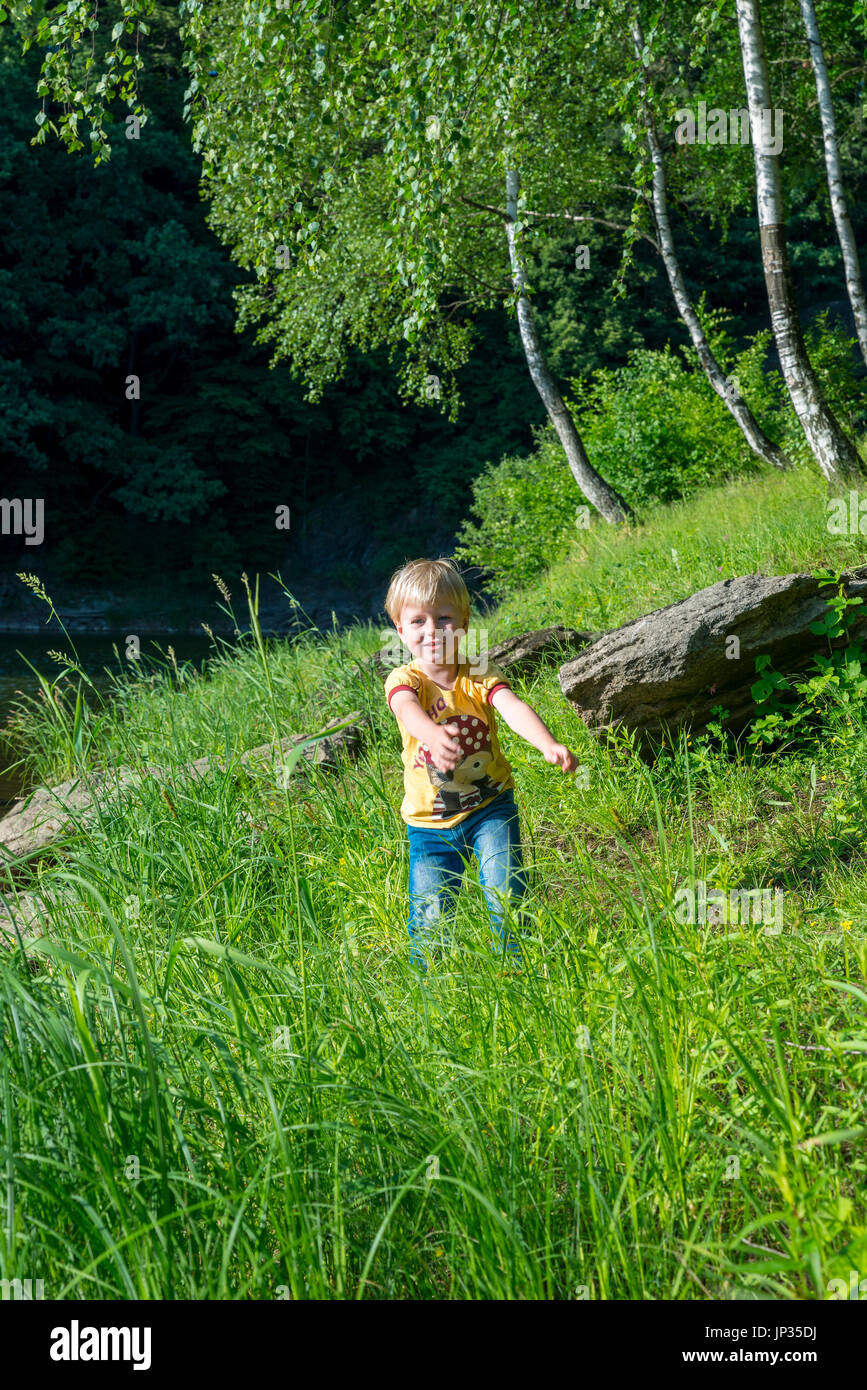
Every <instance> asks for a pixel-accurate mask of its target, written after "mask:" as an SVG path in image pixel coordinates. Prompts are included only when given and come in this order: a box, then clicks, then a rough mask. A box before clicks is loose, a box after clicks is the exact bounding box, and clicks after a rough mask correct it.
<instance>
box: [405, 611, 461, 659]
mask: <svg viewBox="0 0 867 1390" xmlns="http://www.w3.org/2000/svg"><path fill="white" fill-rule="evenodd" d="M468 621H469V618H468V615H465V614H463V613H461V612H460V610H459V609H457V608H456V607H455V606H454V605H453V604H452V603H449V602H444V603H437V604H433V605H427V604H415V603H408V604H406V606H405V607H404V608H402V609H401V613H400V618H399V620H398V621H397V622H396V623H395V627H396V628H397V630H398V632H399V633H400V636H401V640H402V641H403V642H404V644H405V645H406V646H407V647H409V650H410V651H411V652H412V655H413V659H414V660H416V661H422V662H426V663H427V665H428V666H443V665H445V666H452V665H454V664H455V663H456V662H457V659H458V657H457V650H458V634H459V633H463V632H465V631H466V623H467V622H468Z"/></svg>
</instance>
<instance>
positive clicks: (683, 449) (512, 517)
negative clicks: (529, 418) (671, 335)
mask: <svg viewBox="0 0 867 1390" xmlns="http://www.w3.org/2000/svg"><path fill="white" fill-rule="evenodd" d="M702 317H703V319H704V323H705V330H706V332H707V334H708V337H709V339H710V341H711V345H712V347H713V349H714V351H715V353H716V355H717V359H718V360H719V361H720V362H721V363H725V364H731V367H729V366H728V365H726V367H725V370H726V371H727V372H729V374H730V375H731V376H732V377H736V378H737V382H738V387H739V389H740V391H741V394H742V395H743V396H744V398H745V399H746V400H748V401H749V403H750V406H751V408H752V410H753V413H754V414H755V416H756V418H757V420H758V422H759V424H760V425H761V426H762V428H763V429H764V430H765V432H766V434H767V435H768V437H769V438H770V439H772V440H773V441H774V443H777V444H779V445H780V446H781V447H782V448H783V449H784V450H785V451H786V452H787V453H788V454H789V456H790V458H791V459H792V461H793V462H802V461H803V462H806V461H808V460H809V457H810V455H809V450H808V448H807V444H806V441H805V439H804V436H803V432H802V430H801V427H800V425H799V424H798V421H797V418H796V416H795V413H794V411H793V409H792V406H791V403H790V401H789V398H788V393H787V392H786V387H785V383H784V382H783V380H782V377H781V376H780V374H779V372H778V371H776V370H774V369H768V368H767V367H766V358H767V354H768V349H769V346H770V342H771V336H772V335H771V333H770V332H769V331H767V330H765V331H762V332H759V333H756V334H755V335H754V337H753V338H752V339H751V340H750V342H749V343H748V345H747V347H746V349H745V350H744V351H742V352H740V353H737V354H735V353H734V351H733V347H732V342H731V339H730V338H729V336H728V334H727V333H726V331H725V329H724V327H723V326H722V323H723V316H722V315H721V314H719V313H716V314H705V313H704V312H703V310H702ZM806 339H807V344H808V349H809V351H810V354H811V359H812V361H813V363H814V366H815V369H816V372H817V374H818V376H819V380H820V382H821V384H822V388H823V390H824V391H825V393H826V395H827V398H828V400H829V403H830V405H831V407H832V409H834V410H835V411H836V412H837V413H838V415H839V417H840V418H841V421H842V422H843V424H844V426H845V427H847V428H849V429H850V430H853V431H854V430H857V429H858V428H859V427H860V428H863V426H864V422H865V414H864V411H865V405H864V395H863V385H862V383H861V382H859V380H858V378H857V375H856V370H855V361H854V357H853V353H852V340H851V339H850V338H849V337H848V336H847V335H846V334H845V333H844V332H843V331H842V330H841V329H839V328H830V327H829V326H828V320H827V315H822V316H821V317H820V318H819V319H818V320H817V321H816V324H815V325H814V326H813V327H812V328H811V329H809V330H808V332H807V334H806ZM695 362H696V358H695V353H694V352H693V351H692V349H689V348H684V349H681V350H680V352H676V351H674V350H673V349H672V348H671V346H670V345H669V346H667V347H666V348H665V349H664V350H663V351H652V350H650V349H647V348H638V349H635V350H634V351H632V352H631V353H630V354H629V359H628V362H627V365H626V366H625V367H616V368H602V369H600V370H598V371H596V372H594V373H593V374H592V376H590V377H589V378H587V379H585V380H583V381H582V380H573V381H571V382H570V387H571V396H570V397H568V398H567V404H568V405H569V408H570V409H571V411H572V412H573V416H574V417H575V420H576V423H577V426H578V429H579V432H580V434H581V436H582V438H583V440H584V443H585V447H586V449H587V454H588V457H589V459H590V461H591V463H592V465H593V467H594V468H595V469H596V470H597V472H599V473H600V474H601V475H602V477H603V478H605V479H606V480H607V481H608V482H609V483H610V484H611V485H612V486H613V487H615V488H616V489H617V491H618V492H620V493H621V494H622V495H623V497H625V499H626V501H627V502H628V503H629V504H630V505H631V506H632V507H633V508H634V509H635V510H636V511H637V512H638V513H639V514H640V512H641V510H642V508H643V507H645V506H647V505H648V504H650V503H657V502H671V501H674V500H676V499H679V498H688V497H690V496H691V495H694V494H695V493H696V492H697V491H699V490H700V489H702V488H705V487H709V486H711V485H713V484H717V483H721V482H725V481H728V480H731V479H733V478H735V477H738V476H742V475H747V474H750V473H757V472H759V471H760V470H761V468H762V465H761V463H760V462H759V460H758V459H757V458H756V456H755V455H754V454H753V453H752V451H751V449H750V448H749V446H748V445H747V443H746V441H745V439H744V438H743V435H742V434H741V432H740V429H739V428H738V426H737V425H736V423H735V421H734V420H733V418H732V416H731V415H730V414H729V412H728V410H727V409H726V408H725V406H724V404H723V403H722V401H720V399H719V397H718V396H717V395H716V393H715V392H714V391H713V389H712V387H711V385H710V383H709V382H708V380H707V377H706V376H705V374H704V372H703V371H702V370H701V369H700V368H699V367H698V366H696V365H695ZM534 437H535V443H536V447H535V449H534V451H533V453H532V454H530V455H529V456H528V457H525V458H519V457H516V456H513V455H509V456H507V457H506V458H503V459H502V460H501V461H500V462H499V463H496V464H494V463H489V464H488V465H487V467H486V468H485V469H484V471H483V472H482V473H481V474H480V475H479V477H478V478H476V480H475V482H474V483H473V501H472V504H471V512H472V516H471V517H470V518H467V519H466V520H465V521H464V522H463V524H462V526H461V528H460V530H459V532H458V536H457V542H458V543H457V545H456V547H455V555H456V556H457V557H458V558H459V559H463V560H466V561H468V562H469V563H471V564H473V565H479V566H481V567H482V568H483V569H485V570H486V571H487V573H488V578H487V580H486V583H487V587H488V588H489V590H490V591H491V593H492V594H493V595H494V597H495V598H497V599H500V600H501V599H503V598H505V597H506V596H507V595H508V594H510V593H513V592H514V591H515V590H516V589H520V588H522V587H523V586H525V585H526V584H528V583H530V582H532V580H534V579H535V578H536V577H537V576H538V575H539V574H540V573H542V571H543V570H544V569H546V568H547V566H548V565H550V564H551V563H552V562H554V561H555V560H557V559H560V558H562V556H563V555H564V554H565V553H567V552H568V550H569V547H570V546H571V544H572V543H573V542H574V541H575V539H576V536H577V535H579V534H580V533H578V532H576V519H577V516H578V508H579V507H581V506H583V505H584V498H583V497H582V495H581V493H580V491H579V489H578V488H577V486H576V484H575V481H574V479H573V477H572V474H571V472H570V470H569V467H568V465H567V462H566V458H565V454H564V451H563V448H562V445H561V444H560V441H559V439H558V437H557V435H556V433H555V431H554V429H553V426H552V425H551V424H550V423H548V424H546V425H544V426H540V427H539V428H538V429H537V430H536V431H535V432H534Z"/></svg>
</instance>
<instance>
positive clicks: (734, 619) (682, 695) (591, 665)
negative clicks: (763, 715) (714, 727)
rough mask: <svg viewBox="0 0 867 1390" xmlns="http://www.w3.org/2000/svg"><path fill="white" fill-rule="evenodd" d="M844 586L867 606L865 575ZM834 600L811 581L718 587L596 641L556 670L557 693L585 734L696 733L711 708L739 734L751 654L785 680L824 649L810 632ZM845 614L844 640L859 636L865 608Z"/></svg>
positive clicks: (752, 675) (746, 712) (749, 580)
mask: <svg viewBox="0 0 867 1390" xmlns="http://www.w3.org/2000/svg"><path fill="white" fill-rule="evenodd" d="M844 580H845V582H846V592H847V594H848V595H849V596H850V597H852V598H862V599H865V600H867V568H864V569H859V570H855V571H853V572H851V573H850V574H848V575H845V576H844ZM834 592H835V590H834V589H833V588H832V587H831V586H827V587H825V588H823V589H821V590H820V588H819V581H818V580H817V579H814V578H813V576H812V575H810V574H787V575H782V576H778V577H775V576H772V577H767V576H765V575H761V574H748V575H741V576H739V577H738V578H736V579H724V580H721V581H720V583H718V584H712V585H711V586H710V587H709V588H707V589H700V590H699V591H698V593H695V594H692V595H691V597H690V598H687V599H683V600H682V601H681V602H680V603H672V604H669V606H668V607H667V608H659V609H657V610H656V611H655V612H653V613H648V614H647V616H646V617H644V618H637V619H636V620H635V621H634V622H631V623H626V624H624V626H623V627H619V628H617V629H616V630H615V631H614V632H608V633H606V634H605V635H604V636H603V637H600V638H599V639H598V640H597V641H595V642H594V643H593V644H592V645H591V646H589V647H587V648H586V649H585V650H584V651H583V652H582V653H581V655H580V656H578V657H576V658H575V659H574V660H573V661H568V662H566V664H565V665H564V666H562V667H561V668H560V688H561V690H562V691H563V694H564V695H565V696H566V698H567V700H569V701H570V703H571V704H572V705H573V706H574V708H575V709H576V710H577V712H578V714H579V715H580V716H581V718H582V719H583V720H584V721H585V723H586V724H588V725H589V726H590V727H591V728H593V729H603V728H607V727H617V726H623V727H625V728H627V729H634V730H636V732H637V733H638V734H639V741H640V742H641V743H642V744H643V743H645V741H646V740H648V739H650V738H659V737H660V736H661V735H662V733H663V731H664V730H665V729H669V730H674V731H676V730H678V729H680V728H683V727H685V726H687V725H689V726H691V727H692V728H693V729H696V730H700V729H701V728H703V727H704V726H706V725H707V724H708V722H709V721H710V720H711V719H712V718H713V715H712V710H713V707H714V705H722V706H723V707H724V708H725V709H727V710H729V711H730V715H729V718H728V720H727V721H726V724H727V727H728V728H730V729H732V730H733V731H738V730H739V729H742V728H743V727H744V726H745V725H746V724H747V723H748V722H749V721H750V719H751V718H752V717H753V716H754V714H755V713H756V705H755V703H754V701H753V699H752V696H751V694H750V687H751V686H752V685H753V684H754V683H755V681H756V679H757V676H756V669H755V658H756V657H757V656H759V655H761V654H762V653H767V655H768V656H770V658H771V662H772V664H773V665H774V667H775V668H776V669H777V670H778V671H780V672H782V673H783V674H784V675H787V676H790V675H793V674H795V673H797V672H799V671H803V670H804V668H805V667H806V666H807V665H808V664H809V661H810V658H811V656H813V655H814V654H815V653H817V652H823V651H827V639H826V638H824V637H820V636H817V635H816V634H815V633H813V632H810V630H809V629H810V624H811V623H813V622H815V621H816V620H817V619H819V618H821V617H823V615H824V614H825V613H826V612H827V598H828V597H829V596H833V594H834ZM851 611H852V612H854V613H855V614H856V617H855V620H854V621H853V623H852V626H851V629H850V631H851V632H852V635H853V636H854V637H856V638H858V637H860V638H863V637H865V636H867V605H865V608H861V607H859V608H857V609H853V610H851ZM837 645H838V646H839V645H842V643H841V642H838V643H837Z"/></svg>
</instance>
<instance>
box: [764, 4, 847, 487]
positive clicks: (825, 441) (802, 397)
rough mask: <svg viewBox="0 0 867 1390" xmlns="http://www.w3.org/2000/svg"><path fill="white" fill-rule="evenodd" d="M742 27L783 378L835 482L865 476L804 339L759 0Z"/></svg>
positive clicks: (824, 469) (809, 439)
mask: <svg viewBox="0 0 867 1390" xmlns="http://www.w3.org/2000/svg"><path fill="white" fill-rule="evenodd" d="M737 17H738V32H739V35H740V46H741V57H742V61H743V69H744V80H745V83H746V90H747V102H748V105H749V114H750V130H751V133H752V143H753V157H754V161H755V169H756V195H757V202H758V221H759V236H760V240H761V250H762V266H763V269H764V274H765V284H766V286H767V291H768V303H769V306H770V310H771V326H772V328H773V330H774V337H775V339H776V343H777V350H778V352H779V354H780V365H781V367H782V371H783V378H784V380H785V383H786V387H787V389H788V392H789V396H790V397H791V401H792V405H793V407H794V409H795V413H796V415H797V416H798V419H799V421H800V423H801V427H802V429H803V431H804V434H805V435H806V437H807V442H808V443H809V445H810V448H811V449H812V451H813V454H814V456H815V459H816V462H817V463H818V465H819V467H820V469H821V470H822V473H823V474H824V476H825V477H826V478H827V480H828V483H829V485H830V486H831V487H838V486H839V485H841V484H842V483H843V482H845V481H847V480H849V479H853V478H857V477H860V476H862V473H863V470H862V465H861V460H860V458H859V456H858V453H857V451H856V449H855V446H854V445H853V444H852V442H851V440H850V439H849V438H848V437H847V436H846V434H844V432H843V430H842V429H841V427H840V425H839V423H838V421H837V419H836V418H835V416H834V415H833V413H832V411H831V410H830V409H829V407H828V404H827V402H826V401H825V398H824V396H823V394H822V389H821V387H820V385H819V381H818V378H817V377H816V374H815V372H814V370H813V367H812V365H811V363H810V360H809V357H808V355H807V349H806V346H805V344H804V336H803V333H802V331H801V324H800V320H799V318H798V311H797V305H796V302H795V294H794V288H793V285H792V274H791V268H790V265H789V255H788V249H787V243H786V225H785V220H784V214H783V195H782V186H781V181H780V168H779V156H778V155H777V154H775V153H774V152H773V148H772V144H771V140H770V138H769V137H770V128H771V119H772V114H773V111H772V106H771V90H770V80H769V77H768V63H767V58H766V56H765V46H764V37H763V34H762V24H761V15H760V11H759V3H758V0H737Z"/></svg>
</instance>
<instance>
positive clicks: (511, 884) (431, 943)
mask: <svg viewBox="0 0 867 1390" xmlns="http://www.w3.org/2000/svg"><path fill="white" fill-rule="evenodd" d="M407 830H408V832H409V920H408V924H407V925H408V927H409V935H410V940H411V941H412V952H411V956H410V959H411V960H412V963H413V965H415V966H417V967H418V968H419V969H421V970H426V969H427V954H428V953H429V952H430V951H431V950H432V949H436V947H437V946H440V945H444V944H445V940H446V939H445V936H444V934H443V932H442V926H443V924H442V922H441V920H440V919H441V917H442V914H443V912H444V910H445V909H446V908H447V907H449V906H451V905H452V904H453V902H454V899H455V898H456V896H457V890H458V888H459V887H460V884H461V879H462V877H463V874H464V867H465V865H464V862H463V861H464V859H467V860H469V859H470V857H471V856H472V855H473V854H474V853H475V854H476V855H477V856H478V860H479V882H480V884H481V885H482V891H483V892H484V895H485V899H486V901H487V904H488V914H489V917H490V923H491V930H492V934H493V937H494V940H493V942H492V948H493V950H494V951H496V952H498V953H502V952H503V950H504V949H505V951H506V952H507V953H508V955H509V957H510V958H516V957H517V959H518V960H520V959H521V948H520V945H519V943H518V939H517V937H515V936H514V935H513V934H512V932H511V931H509V930H504V918H505V908H506V905H507V899H509V898H512V899H515V900H520V899H521V898H522V897H523V896H524V893H525V892H526V891H527V887H528V884H527V878H526V873H525V870H524V860H523V856H522V853H521V831H520V827H519V824H518V807H517V805H516V803H515V793H514V791H513V790H512V788H511V787H509V788H508V789H507V790H506V791H504V792H500V794H499V796H495V797H494V800H493V801H491V802H489V804H488V805H487V806H482V807H481V809H480V810H478V811H472V812H471V813H470V815H468V816H466V817H465V818H464V820H462V821H459V822H458V824H457V825H455V826H453V827H452V828H451V829H442V830H421V829H419V827H418V826H415V825H409V826H407ZM462 856H463V858H462Z"/></svg>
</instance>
